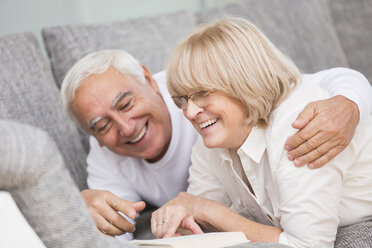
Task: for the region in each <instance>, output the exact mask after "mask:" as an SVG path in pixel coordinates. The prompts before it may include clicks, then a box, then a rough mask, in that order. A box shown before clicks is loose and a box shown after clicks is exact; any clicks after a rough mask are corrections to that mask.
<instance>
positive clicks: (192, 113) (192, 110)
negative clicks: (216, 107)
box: [183, 100, 203, 120]
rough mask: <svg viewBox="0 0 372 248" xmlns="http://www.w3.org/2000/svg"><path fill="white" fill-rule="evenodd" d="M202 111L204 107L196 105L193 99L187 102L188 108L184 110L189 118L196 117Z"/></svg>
mask: <svg viewBox="0 0 372 248" xmlns="http://www.w3.org/2000/svg"><path fill="white" fill-rule="evenodd" d="M201 112H203V108H201V107H199V106H198V105H196V104H195V103H194V102H193V101H192V100H189V101H188V102H187V107H186V109H185V110H184V111H183V114H184V115H185V117H186V118H187V119H189V120H192V119H195V118H196V116H198V114H200V113H201Z"/></svg>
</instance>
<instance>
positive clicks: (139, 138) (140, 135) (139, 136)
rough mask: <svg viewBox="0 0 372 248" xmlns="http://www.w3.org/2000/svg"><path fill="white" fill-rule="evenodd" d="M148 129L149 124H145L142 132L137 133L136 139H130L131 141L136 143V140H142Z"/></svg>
mask: <svg viewBox="0 0 372 248" xmlns="http://www.w3.org/2000/svg"><path fill="white" fill-rule="evenodd" d="M146 129H147V125H145V126H144V127H143V128H142V130H141V132H140V133H139V134H138V135H137V137H136V138H135V139H133V140H130V141H129V142H130V143H136V142H138V141H139V140H141V139H142V137H143V135H145V133H146Z"/></svg>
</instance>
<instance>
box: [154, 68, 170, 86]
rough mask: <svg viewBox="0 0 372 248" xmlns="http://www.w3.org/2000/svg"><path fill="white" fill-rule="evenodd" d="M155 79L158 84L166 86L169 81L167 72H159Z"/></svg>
mask: <svg viewBox="0 0 372 248" xmlns="http://www.w3.org/2000/svg"><path fill="white" fill-rule="evenodd" d="M153 78H154V79H155V81H156V82H157V83H158V84H165V83H166V79H167V73H166V71H165V70H164V71H159V72H157V73H155V74H154V75H153Z"/></svg>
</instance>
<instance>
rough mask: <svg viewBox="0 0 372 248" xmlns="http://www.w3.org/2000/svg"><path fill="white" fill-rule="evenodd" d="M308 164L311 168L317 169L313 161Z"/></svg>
mask: <svg viewBox="0 0 372 248" xmlns="http://www.w3.org/2000/svg"><path fill="white" fill-rule="evenodd" d="M307 166H308V167H309V168H310V169H315V165H314V164H313V163H309V164H308V165H307Z"/></svg>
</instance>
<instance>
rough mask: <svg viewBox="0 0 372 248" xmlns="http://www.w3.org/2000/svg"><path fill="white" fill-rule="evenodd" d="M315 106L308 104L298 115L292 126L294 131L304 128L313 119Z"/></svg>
mask: <svg viewBox="0 0 372 248" xmlns="http://www.w3.org/2000/svg"><path fill="white" fill-rule="evenodd" d="M314 105H315V104H312V103H310V104H308V105H307V106H306V107H305V108H304V110H302V111H301V113H299V114H298V116H297V118H296V120H295V121H294V122H293V123H292V126H293V127H294V128H296V129H301V128H304V127H305V126H306V125H307V124H308V123H309V122H310V121H311V120H312V119H313V118H314V117H315V106H314Z"/></svg>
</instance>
